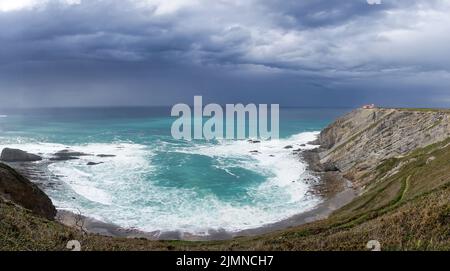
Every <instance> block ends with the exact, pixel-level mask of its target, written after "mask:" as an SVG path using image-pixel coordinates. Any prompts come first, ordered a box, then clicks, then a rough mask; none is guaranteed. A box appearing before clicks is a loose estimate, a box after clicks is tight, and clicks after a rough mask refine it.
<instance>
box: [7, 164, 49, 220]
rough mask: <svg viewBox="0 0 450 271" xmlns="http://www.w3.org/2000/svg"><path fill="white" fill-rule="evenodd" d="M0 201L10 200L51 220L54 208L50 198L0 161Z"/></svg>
mask: <svg viewBox="0 0 450 271" xmlns="http://www.w3.org/2000/svg"><path fill="white" fill-rule="evenodd" d="M0 201H4V202H10V203H12V204H15V205H16V206H21V207H23V208H25V209H28V210H30V211H32V212H33V213H34V214H36V215H39V216H41V217H44V218H47V219H50V220H53V218H54V217H55V215H56V209H55V207H54V206H53V204H52V201H51V200H50V198H49V197H48V196H47V195H46V194H45V193H44V192H42V190H40V189H39V188H38V187H37V186H36V185H35V184H33V183H32V182H30V181H29V180H28V179H27V178H25V177H24V176H22V175H21V174H19V173H18V172H17V171H15V170H14V169H13V168H11V167H9V166H7V165H5V164H2V163H0Z"/></svg>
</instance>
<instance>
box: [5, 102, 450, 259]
mask: <svg viewBox="0 0 450 271" xmlns="http://www.w3.org/2000/svg"><path fill="white" fill-rule="evenodd" d="M394 123H395V125H394ZM449 123H450V115H449V114H448V111H446V110H438V109H430V110H423V109H389V108H388V109H383V108H381V109H378V108H373V109H358V110H354V111H352V112H351V113H348V114H345V115H343V116H342V117H340V118H338V119H337V120H336V121H335V122H333V123H332V124H331V125H329V126H327V127H326V128H325V129H323V130H322V131H321V132H320V134H319V135H318V137H317V139H316V140H315V141H314V142H311V145H313V146H318V148H316V147H314V148H309V150H305V151H303V152H301V153H297V154H296V155H297V157H299V158H300V160H299V161H305V162H307V165H308V169H307V170H308V171H310V173H311V174H312V173H314V175H315V176H316V177H317V179H316V180H321V181H322V184H326V185H325V186H324V187H321V188H319V189H317V190H316V191H322V196H323V199H325V200H323V201H322V203H319V204H318V205H316V207H315V208H314V207H313V208H311V209H310V210H307V211H303V212H301V211H300V212H298V213H297V215H294V216H291V217H290V219H286V220H280V221H281V222H280V221H278V222H277V223H278V225H277V223H273V224H270V223H268V226H267V227H264V226H263V227H259V228H253V229H250V230H249V231H247V232H245V231H241V232H239V234H235V235H232V234H231V235H232V236H230V235H227V234H223V232H221V233H220V234H221V235H211V236H214V238H211V239H207V238H204V236H200V237H199V236H196V235H195V234H192V233H190V235H189V236H187V235H181V236H180V234H179V232H178V233H177V234H174V233H171V234H169V235H170V236H166V237H167V238H160V239H170V240H149V239H157V238H155V236H153V238H152V237H151V236H145V234H148V232H147V233H145V232H139V231H136V230H134V229H128V230H123V229H124V228H121V229H120V230H119V229H118V228H117V226H112V225H111V224H108V223H107V224H104V222H99V221H94V220H91V218H88V219H87V220H88V221H87V224H86V225H87V226H89V227H91V230H93V229H96V230H97V231H98V232H97V233H98V234H93V233H89V232H87V231H86V229H85V228H83V226H85V225H84V222H82V223H81V224H78V223H75V224H76V225H75V226H74V225H72V226H71V227H67V226H65V225H63V224H61V223H60V222H58V221H54V220H53V219H52V217H53V216H54V215H55V214H56V210H55V208H54V206H53V205H52V203H51V201H50V199H49V198H48V197H47V196H46V195H45V194H44V193H42V191H40V190H39V189H38V188H37V186H36V184H33V183H32V182H30V181H29V180H27V179H26V178H25V177H23V176H22V175H21V174H19V173H17V172H16V171H15V170H14V169H12V168H10V167H8V166H7V165H4V164H1V168H0V169H1V172H0V218H1V219H0V223H1V224H2V227H0V231H1V232H0V233H1V234H0V236H1V238H2V243H1V245H2V248H3V249H11V248H16V249H17V248H22V249H27V250H29V249H31V250H40V249H45V250H64V249H66V244H67V242H68V241H70V240H79V242H80V243H81V244H82V247H83V250H197V251H198V250H367V247H366V244H367V242H368V241H367V240H377V241H378V242H379V243H380V245H381V249H382V250H448V249H450V224H449V223H448V221H449V218H450V213H449V206H450V202H449V200H450V185H449V184H450V183H449V181H448V180H450V175H449V174H450V173H449V172H450V166H449V164H448V161H449V159H450V157H449V153H450V149H449V148H450V130H449V129H448V127H450V126H449V125H448V124H449ZM428 133H433V134H434V137H430V136H428ZM387 134H391V136H386V135H387ZM247 143H249V142H247ZM302 144H303V143H302ZM372 144H376V148H375V146H372ZM305 145H307V144H305ZM286 147H287V146H286ZM283 149H284V148H283ZM287 149H290V150H291V148H287ZM368 150H372V151H368ZM375 150H376V151H375ZM291 151H292V150H291ZM8 153H9V154H8V155H11V153H12V152H11V151H8ZM380 153H381V154H382V155H380ZM17 157H25V158H26V159H29V158H30V156H28V155H27V154H26V153H20V154H19V153H16V158H17ZM31 157H32V158H35V159H37V158H36V157H34V156H31ZM32 163H36V162H32ZM32 172H33V170H30V171H29V173H32ZM34 173H35V174H38V175H39V174H40V173H39V172H36V171H34ZM317 184H320V182H319V183H317ZM343 184H345V185H343ZM339 187H340V189H342V190H339V189H338V188H339ZM5 191H6V194H5ZM333 191H334V192H336V191H341V192H337V193H335V194H334V196H333ZM23 195H27V196H26V197H23ZM326 199H328V200H326ZM33 202H34V203H33ZM320 209H321V210H322V211H323V212H322V211H320ZM58 216H59V217H58V219H61V212H60V213H59V215H58ZM63 216H64V215H63ZM71 216H72V217H73V215H70V214H69V215H67V214H66V216H65V217H66V219H69V220H70V217H71ZM79 218H80V216H78V217H77V218H76V220H77V219H79ZM77 221H78V222H80V221H81V220H77ZM67 223H70V222H67ZM89 223H91V224H90V225H89ZM96 223H97V224H96ZM80 225H81V226H82V227H80ZM105 229H107V230H105ZM108 230H109V232H108ZM127 231H128V232H127ZM180 232H181V231H180ZM139 234H141V235H139ZM105 235H109V236H105ZM124 237H125V238H124ZM201 237H202V238H201ZM230 238H231V239H230ZM173 239H182V240H173ZM29 240H33V241H29ZM192 240H195V241H196V242H192Z"/></svg>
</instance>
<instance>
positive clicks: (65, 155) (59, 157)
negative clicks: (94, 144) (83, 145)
mask: <svg viewBox="0 0 450 271" xmlns="http://www.w3.org/2000/svg"><path fill="white" fill-rule="evenodd" d="M89 155H90V154H87V153H84V152H76V151H72V150H62V151H59V152H57V153H55V154H53V156H54V157H52V158H50V160H52V161H66V160H75V159H79V158H78V157H80V156H89Z"/></svg>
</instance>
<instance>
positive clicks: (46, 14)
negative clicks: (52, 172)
mask: <svg viewBox="0 0 450 271" xmlns="http://www.w3.org/2000/svg"><path fill="white" fill-rule="evenodd" d="M449 14H450V0H382V1H381V4H378V5H369V4H368V2H367V0H215V1H211V0H0V46H1V47H0V97H1V98H0V106H1V107H36V106H38V107H41V106H42V107H47V106H94V105H102V106H107V105H172V104H174V103H177V102H187V103H189V102H192V101H193V95H203V97H204V101H205V102H217V103H227V102H244V103H250V102H253V103H280V105H281V106H357V105H360V104H362V103H368V102H374V103H377V104H382V105H385V106H437V107H444V106H450V50H449V45H450V15H449Z"/></svg>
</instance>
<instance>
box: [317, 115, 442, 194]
mask: <svg viewBox="0 0 450 271" xmlns="http://www.w3.org/2000/svg"><path fill="white" fill-rule="evenodd" d="M448 137H450V113H448V112H446V111H443V110H431V109H430V110H421V109H416V110H414V109H408V110H406V109H357V110H354V111H352V112H350V113H348V114H347V115H345V116H343V117H341V118H339V119H337V120H336V121H335V122H334V123H332V124H331V125H329V126H328V127H327V128H325V129H324V130H323V131H322V132H321V133H320V136H319V139H318V141H319V143H320V145H321V148H320V149H319V157H320V162H321V163H323V164H334V165H335V166H336V167H337V168H338V169H339V170H340V171H341V172H342V173H343V174H344V175H345V176H346V177H347V178H349V179H352V180H354V181H356V183H357V184H362V185H364V184H365V183H366V182H367V181H369V180H371V174H370V173H371V172H373V171H374V169H375V168H377V166H379V165H380V163H381V162H383V161H385V160H387V159H390V158H400V157H402V156H404V155H406V154H408V153H409V152H411V151H412V150H415V149H417V148H422V147H425V146H428V145H430V144H433V143H436V142H440V141H443V140H444V139H446V138H448Z"/></svg>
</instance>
